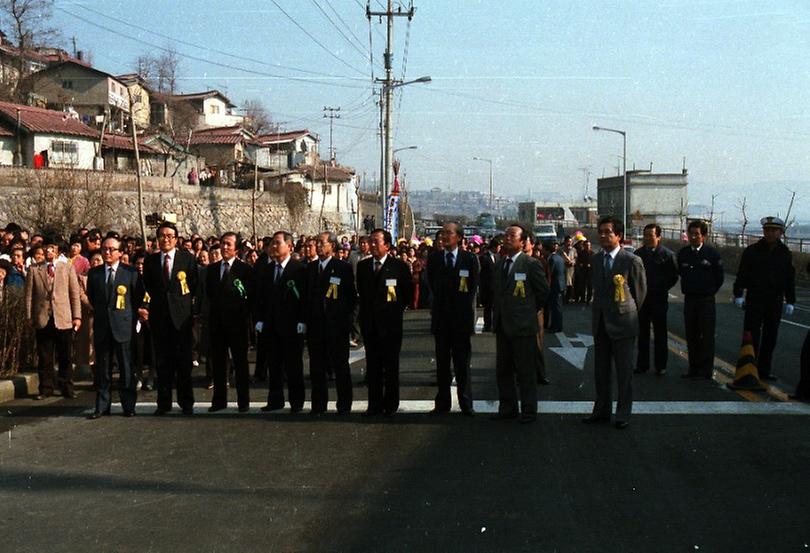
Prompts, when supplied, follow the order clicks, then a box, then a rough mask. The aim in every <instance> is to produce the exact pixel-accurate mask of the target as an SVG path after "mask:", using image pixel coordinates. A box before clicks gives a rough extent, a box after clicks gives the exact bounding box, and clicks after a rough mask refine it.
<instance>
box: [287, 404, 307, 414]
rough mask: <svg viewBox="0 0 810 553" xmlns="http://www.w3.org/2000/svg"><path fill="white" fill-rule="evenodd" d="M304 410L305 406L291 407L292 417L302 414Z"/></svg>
mask: <svg viewBox="0 0 810 553" xmlns="http://www.w3.org/2000/svg"><path fill="white" fill-rule="evenodd" d="M303 410H304V406H303V405H296V406H295V407H290V414H291V415H297V414H298V413H300V412H301V411H303Z"/></svg>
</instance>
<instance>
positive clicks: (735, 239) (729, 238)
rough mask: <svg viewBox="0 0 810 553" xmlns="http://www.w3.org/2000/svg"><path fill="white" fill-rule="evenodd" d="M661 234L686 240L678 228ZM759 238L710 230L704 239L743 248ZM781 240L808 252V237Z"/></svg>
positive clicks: (760, 237) (715, 243) (794, 247)
mask: <svg viewBox="0 0 810 553" xmlns="http://www.w3.org/2000/svg"><path fill="white" fill-rule="evenodd" d="M662 234H663V237H664V238H670V239H673V240H681V241H682V242H686V240H684V237H685V236H686V235H685V234H684V233H683V231H682V230H680V229H662ZM761 239H762V235H761V234H760V235H756V234H742V233H732V232H710V233H709V236H708V237H707V239H706V241H707V242H710V243H711V244H714V245H716V246H731V247H738V248H745V247H746V246H749V245H751V244H754V243H756V242H759V241H760V240H761ZM783 242H784V243H785V246H787V247H788V249H790V250H791V251H794V252H803V253H810V239H808V238H791V237H789V236H786V237H785V238H784V239H783Z"/></svg>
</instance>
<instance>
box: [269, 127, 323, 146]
mask: <svg viewBox="0 0 810 553" xmlns="http://www.w3.org/2000/svg"><path fill="white" fill-rule="evenodd" d="M307 135H312V136H314V135H313V134H312V133H311V132H309V131H308V130H307V129H302V130H299V131H285V132H279V133H264V134H260V135H259V136H257V137H256V140H257V141H258V142H259V143H260V144H262V145H264V146H266V145H268V144H280V143H283V142H292V141H293V140H297V139H299V138H302V137H304V136H307Z"/></svg>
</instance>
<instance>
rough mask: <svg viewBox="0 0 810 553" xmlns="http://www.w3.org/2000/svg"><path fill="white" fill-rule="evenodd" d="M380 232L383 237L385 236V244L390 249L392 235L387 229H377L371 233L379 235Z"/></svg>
mask: <svg viewBox="0 0 810 553" xmlns="http://www.w3.org/2000/svg"><path fill="white" fill-rule="evenodd" d="M378 232H381V233H382V235H383V243H384V244H385V245H386V246H388V247H389V248H390V247H391V240H392V238H391V233H390V232H388V231H387V230H385V229H381V228H375V229H374V230H372V231H371V234H377V233H378Z"/></svg>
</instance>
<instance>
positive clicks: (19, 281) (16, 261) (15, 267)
mask: <svg viewBox="0 0 810 553" xmlns="http://www.w3.org/2000/svg"><path fill="white" fill-rule="evenodd" d="M10 263H11V270H10V271H9V273H8V276H7V277H6V284H8V286H10V287H13V288H20V289H22V288H23V287H24V286H25V271H26V269H25V250H24V249H23V248H22V247H15V248H14V249H13V250H11V262H10Z"/></svg>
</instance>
